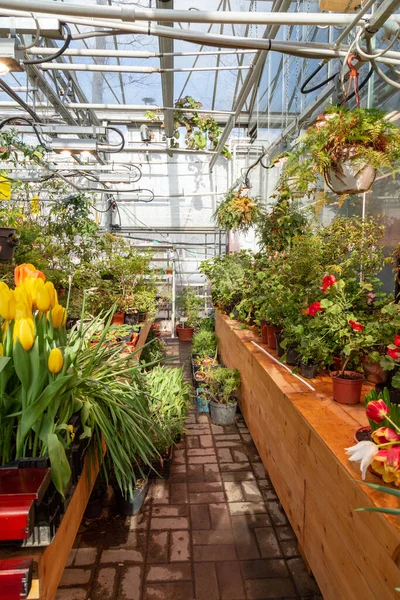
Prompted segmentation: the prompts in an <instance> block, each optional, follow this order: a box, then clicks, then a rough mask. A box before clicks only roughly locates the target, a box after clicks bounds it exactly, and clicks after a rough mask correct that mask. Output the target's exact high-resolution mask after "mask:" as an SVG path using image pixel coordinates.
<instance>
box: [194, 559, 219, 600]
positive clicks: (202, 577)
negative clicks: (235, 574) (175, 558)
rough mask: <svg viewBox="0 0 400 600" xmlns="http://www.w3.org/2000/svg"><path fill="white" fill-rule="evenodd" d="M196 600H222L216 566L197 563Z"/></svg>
mask: <svg viewBox="0 0 400 600" xmlns="http://www.w3.org/2000/svg"><path fill="white" fill-rule="evenodd" d="M194 579H195V589H196V596H195V597H196V600H220V597H219V591H218V580H217V573H216V569H215V564H212V563H211V564H210V563H195V565H194Z"/></svg>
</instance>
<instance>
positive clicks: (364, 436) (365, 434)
mask: <svg viewBox="0 0 400 600" xmlns="http://www.w3.org/2000/svg"><path fill="white" fill-rule="evenodd" d="M371 433H372V430H371V427H370V426H369V425H366V426H365V427H359V428H358V429H357V431H356V432H355V434H354V441H355V442H356V444H357V443H358V442H370V441H371Z"/></svg>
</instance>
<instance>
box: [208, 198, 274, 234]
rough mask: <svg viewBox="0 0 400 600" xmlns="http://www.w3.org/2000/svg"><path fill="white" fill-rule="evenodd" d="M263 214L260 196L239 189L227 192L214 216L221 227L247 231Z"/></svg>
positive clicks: (227, 229) (228, 229)
mask: <svg viewBox="0 0 400 600" xmlns="http://www.w3.org/2000/svg"><path fill="white" fill-rule="evenodd" d="M261 214H262V210H261V201H260V198H250V197H249V196H245V195H242V194H241V191H240V190H239V191H238V192H228V193H227V194H226V196H225V198H224V199H223V200H222V202H221V204H220V205H219V206H218V207H217V209H216V211H215V213H214V215H213V218H214V220H215V222H216V224H217V225H218V227H219V228H220V229H226V231H242V232H246V231H248V230H249V229H250V227H253V226H254V225H255V224H257V223H258V221H259V219H260V217H261Z"/></svg>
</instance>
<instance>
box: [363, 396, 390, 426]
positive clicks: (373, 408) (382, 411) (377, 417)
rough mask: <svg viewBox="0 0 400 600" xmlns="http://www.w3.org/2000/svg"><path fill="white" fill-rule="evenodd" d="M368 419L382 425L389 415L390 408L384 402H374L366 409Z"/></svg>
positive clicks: (369, 403)
mask: <svg viewBox="0 0 400 600" xmlns="http://www.w3.org/2000/svg"><path fill="white" fill-rule="evenodd" d="M366 413H367V417H368V419H371V421H373V422H374V423H382V422H383V421H385V420H386V418H387V416H388V415H389V413H390V411H389V407H388V406H387V404H386V402H385V401H384V400H373V401H372V402H368V404H367V409H366Z"/></svg>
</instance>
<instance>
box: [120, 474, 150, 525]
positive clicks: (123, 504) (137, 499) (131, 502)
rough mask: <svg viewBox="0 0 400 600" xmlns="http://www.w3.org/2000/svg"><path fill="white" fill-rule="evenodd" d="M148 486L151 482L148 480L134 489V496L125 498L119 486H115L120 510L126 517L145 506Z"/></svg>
mask: <svg viewBox="0 0 400 600" xmlns="http://www.w3.org/2000/svg"><path fill="white" fill-rule="evenodd" d="M148 486H149V482H148V480H146V481H145V482H144V484H143V485H142V487H140V488H138V489H135V490H133V496H132V498H125V497H124V496H123V494H122V492H121V490H120V489H119V488H114V492H115V500H116V504H117V510H118V512H119V513H120V514H121V515H123V516H124V517H132V516H133V515H136V514H137V513H138V512H139V511H140V509H141V508H142V506H143V502H144V499H145V498H146V494H147V488H148Z"/></svg>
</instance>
